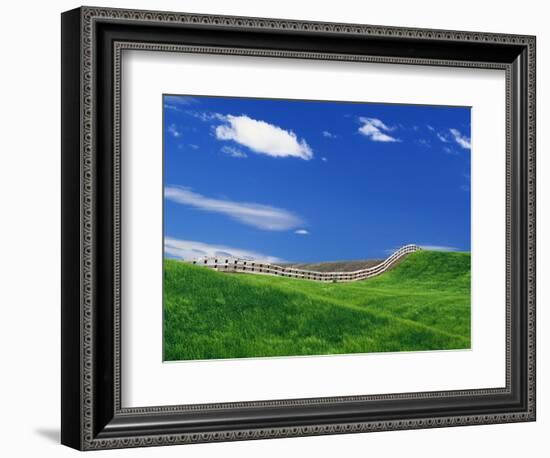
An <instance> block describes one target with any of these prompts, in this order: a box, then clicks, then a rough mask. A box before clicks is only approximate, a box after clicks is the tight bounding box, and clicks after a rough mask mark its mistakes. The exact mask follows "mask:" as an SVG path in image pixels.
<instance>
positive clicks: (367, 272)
mask: <svg viewBox="0 0 550 458" xmlns="http://www.w3.org/2000/svg"><path fill="white" fill-rule="evenodd" d="M418 250H420V247H418V246H417V245H414V244H412V245H405V246H403V247H401V248H399V249H398V250H397V251H395V252H394V253H393V254H392V255H391V256H390V257H388V258H387V259H385V260H384V261H382V262H381V263H380V264H377V265H375V266H373V267H368V268H365V269H359V270H356V271H353V272H316V271H311V270H304V269H296V268H293V267H285V266H280V265H276V264H271V263H268V262H259V261H250V260H246V259H240V258H222V257H218V258H217V257H201V258H197V259H193V260H192V261H187V262H189V263H191V264H195V265H197V266H204V267H207V268H209V269H213V270H216V271H218V272H227V273H235V272H243V273H247V274H258V275H276V276H279V277H288V278H300V279H304V280H314V281H321V282H348V281H357V280H364V279H366V278H372V277H376V276H377V275H380V274H382V273H384V272H385V271H387V270H388V269H389V268H390V267H392V266H393V265H394V264H395V263H396V262H397V261H399V259H401V258H402V257H404V256H407V255H408V254H409V253H413V252H414V251H418Z"/></svg>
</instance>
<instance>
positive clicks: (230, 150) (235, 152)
mask: <svg viewBox="0 0 550 458" xmlns="http://www.w3.org/2000/svg"><path fill="white" fill-rule="evenodd" d="M221 151H222V153H223V154H227V155H228V156H231V157H236V158H240V159H244V158H245V157H248V156H247V155H246V153H243V152H242V151H241V150H240V149H238V148H235V147H233V146H227V145H225V146H222V149H221Z"/></svg>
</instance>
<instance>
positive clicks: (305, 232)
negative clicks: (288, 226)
mask: <svg viewBox="0 0 550 458" xmlns="http://www.w3.org/2000/svg"><path fill="white" fill-rule="evenodd" d="M294 233H295V234H298V235H309V231H308V230H306V229H298V230H297V231H294Z"/></svg>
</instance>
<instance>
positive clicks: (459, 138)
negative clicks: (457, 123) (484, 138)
mask: <svg viewBox="0 0 550 458" xmlns="http://www.w3.org/2000/svg"><path fill="white" fill-rule="evenodd" d="M449 132H450V133H451V135H452V136H453V139H454V141H455V142H457V143H458V144H459V145H460V146H462V148H464V149H470V148H471V147H472V145H471V143H470V139H469V138H468V137H466V136H464V135H462V134H461V133H460V131H459V130H458V129H449Z"/></svg>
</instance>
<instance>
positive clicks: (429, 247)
mask: <svg viewBox="0 0 550 458" xmlns="http://www.w3.org/2000/svg"><path fill="white" fill-rule="evenodd" d="M419 246H420V248H422V249H423V250H429V251H458V248H456V247H453V246H445V245H419Z"/></svg>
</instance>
